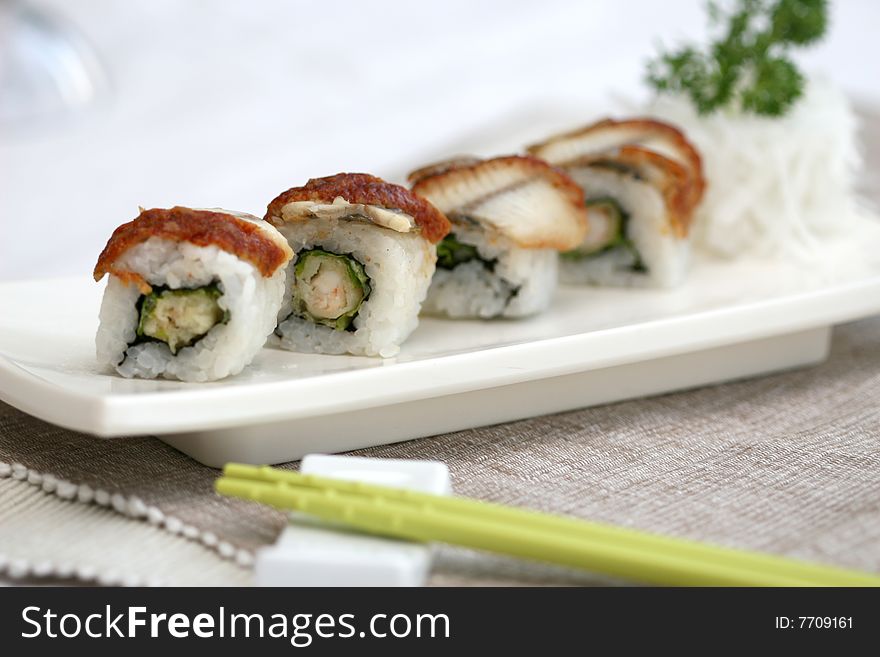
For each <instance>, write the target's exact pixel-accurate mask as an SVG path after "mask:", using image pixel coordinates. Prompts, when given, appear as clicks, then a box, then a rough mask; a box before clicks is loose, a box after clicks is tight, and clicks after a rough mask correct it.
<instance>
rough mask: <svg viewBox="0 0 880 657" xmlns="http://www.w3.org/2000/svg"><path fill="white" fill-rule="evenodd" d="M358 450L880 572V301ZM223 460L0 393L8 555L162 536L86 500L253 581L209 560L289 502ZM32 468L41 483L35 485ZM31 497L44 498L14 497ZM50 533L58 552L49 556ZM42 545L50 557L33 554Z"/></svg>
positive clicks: (460, 559)
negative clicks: (245, 498)
mask: <svg viewBox="0 0 880 657" xmlns="http://www.w3.org/2000/svg"><path fill="white" fill-rule="evenodd" d="M356 454H360V455H366V456H379V457H395V458H418V459H438V460H442V461H445V462H446V463H447V464H448V465H449V468H450V471H451V473H452V477H453V485H454V488H455V490H456V492H457V493H459V494H462V495H468V496H473V497H477V498H481V499H486V500H492V501H495V502H501V503H504V504H513V505H519V506H526V507H531V508H535V509H541V510H545V511H552V512H556V513H565V514H571V515H574V516H579V517H583V518H590V519H594V520H600V521H607V522H612V523H616V524H619V525H624V526H630V527H637V528H640V529H644V530H650V531H655V532H660V533H664V534H670V535H675V536H684V537H690V538H694V539H699V540H706V541H713V542H716V543H720V544H725V545H732V546H741V547H747V548H753V549H758V550H765V551H768V552H775V553H780V554H787V555H792V556H797V557H802V558H807V559H814V560H818V561H824V562H828V563H833V564H838V565H841V566H847V567H852V568H859V569H864V570H869V571H874V572H880V319H873V320H867V321H862V322H858V323H854V324H849V325H846V326H842V327H838V328H837V329H836V330H835V336H834V341H833V345H832V353H831V357H830V359H829V360H828V361H827V362H826V363H824V364H822V365H819V366H817V367H813V368H810V369H804V370H799V371H794V372H788V373H784V374H778V375H774V376H769V377H765V378H762V379H756V380H749V381H743V382H738V383H731V384H726V385H721V386H714V387H709V388H704V389H700V390H696V391H691V392H683V393H676V394H670V395H664V396H660V397H655V398H650V399H641V400H636V401H630V402H624V403H619V404H614V405H608V406H603V407H598V408H592V409H586V410H581V411H576V412H571V413H563V414H559V415H554V416H548V417H541V418H535V419H531V420H527V421H522V422H515V423H511V424H506V425H498V426H493V427H486V428H482V429H476V430H471V431H462V432H458V433H453V434H447V435H442V436H437V437H434V438H428V439H423V440H415V441H410V442H407V443H401V444H397V445H389V446H384V447H377V448H372V449H367V450H361V451H359V452H356ZM289 467H295V466H294V465H291V466H289ZM216 474H217V472H216V471H215V470H212V469H210V468H207V467H205V466H202V465H200V464H198V463H196V462H195V461H193V460H192V459H190V458H188V457H187V456H185V455H183V454H181V453H179V452H177V451H175V450H174V449H172V448H170V447H168V446H167V445H165V444H164V443H162V442H160V441H158V440H156V439H152V438H127V439H118V440H98V439H94V438H91V437H88V436H84V435H81V434H77V433H74V432H70V431H66V430H64V429H59V428H57V427H54V426H51V425H47V424H45V423H43V422H40V421H38V420H35V419H33V418H30V417H28V416H26V415H24V414H22V413H20V412H18V411H16V410H14V409H12V408H10V407H9V406H6V405H2V404H0V477H3V476H5V477H6V482H7V483H6V484H5V486H0V566H2V565H3V564H4V563H5V565H6V567H7V569H8V568H9V566H10V564H12V565H14V566H15V568H17V569H18V571H20V572H19V573H18V574H21V572H26V573H28V574H30V575H34V574H36V575H40V574H51V575H55V576H58V575H60V576H69V575H71V574H72V575H73V576H85V575H89V576H91V577H93V578H97V579H101V576H102V574H103V575H104V578H103V581H117V580H118V581H125V574H126V573H129V574H130V573H131V572H143V571H144V568H143V563H142V562H143V561H144V560H145V559H147V558H152V559H153V560H154V561H155V559H156V555H157V554H160V553H161V550H160V549H159V548H158V546H157V544H151V543H149V542H148V541H147V539H135V538H134V534H131V536H129V538H128V539H127V540H128V541H129V543H133V545H132V546H131V547H129V548H128V549H127V550H126V549H125V548H123V549H121V550H120V549H118V546H117V547H115V548H114V549H113V550H111V549H110V548H111V546H110V545H109V544H110V543H113V541H112V540H110V539H109V538H102V539H101V540H100V541H99V540H93V541H92V542H89V538H90V537H89V534H88V531H86V530H84V531H83V532H81V533H78V532H75V531H74V530H73V529H68V530H66V531H65V530H62V529H61V526H62V525H63V522H62V521H61V520H60V518H63V517H68V518H73V517H77V518H78V516H77V514H81V513H83V510H85V509H89V510H90V512H91V513H93V514H98V515H97V516H96V518H95V519H93V520H94V522H95V523H97V524H96V526H98V525H100V527H101V529H100V531H101V532H104V533H101V534H100V536H101V537H110V536H113V535H114V530H113V526H112V519H113V518H114V517H115V518H117V522H118V523H119V524H118V530H117V534H119V535H122V534H124V533H126V532H131V531H134V530H132V529H131V526H132V523H134V524H136V525H137V526H138V527H143V528H150V531H152V532H154V533H155V532H158V533H159V534H163V533H164V534H168V535H170V534H174V535H175V536H176V537H177V538H176V540H177V541H189V542H190V543H192V544H193V545H199V546H200V547H199V549H200V550H201V552H200V553H199V554H190V555H188V556H186V557H185V558H184V557H183V556H181V557H180V558H181V559H184V561H185V562H186V563H187V564H200V563H204V564H205V569H206V570H207V571H210V568H208V565H209V562H210V567H211V568H214V569H215V570H214V571H212V572H214V573H215V579H213V580H212V579H210V577H208V578H207V580H208V581H211V582H213V583H222V582H223V581H229V582H232V583H241V582H243V581H244V579H242V578H241V577H240V575H234V574H233V572H234V571H230V570H226V571H224V570H223V568H222V567H221V566H218V565H216V564H215V563H214V561H215V560H218V559H220V558H221V556H222V558H224V559H227V560H228V561H229V562H230V563H233V562H234V563H238V564H239V566H240V568H239V570H240V571H244V572H246V569H247V566H248V565H249V564H250V563H251V560H252V554H253V551H254V550H255V549H256V548H258V547H259V546H261V545H265V544H267V543H269V542H271V541H273V539H274V538H275V536H276V535H277V533H278V531H279V530H280V529H281V527H282V526H283V523H284V516H283V515H282V514H281V513H278V512H275V511H273V510H270V509H268V508H266V507H262V506H259V505H253V504H250V503H245V502H239V501H233V500H226V499H221V498H219V497H217V496H215V495H214V493H213V492H212V488H211V485H212V481H213V479H214V478H215V476H216ZM12 482H15V483H14V484H13V483H12ZM25 482H27V483H25ZM0 483H3V482H2V481H0ZM22 486H30V487H32V488H33V489H35V490H39V491H42V492H40V493H39V495H36V496H34V495H31V496H30V497H28V496H26V495H24V494H23V493H22V488H21V487H22ZM13 497H15V498H16V499H18V500H19V501H18V502H16V501H15V500H12V498H13ZM26 497H27V499H28V500H29V501H27V502H22V501H21V500H22V499H24V498H26ZM10 500H12V501H10ZM25 503H26V504H29V505H31V506H28V507H27V508H28V509H43V511H39V512H38V511H35V510H32V511H29V512H28V513H26V514H23V513H18V514H17V515H16V514H15V513H14V510H15V508H19V509H21V508H23V507H22V505H23V504H25ZM58 505H66V506H63V507H61V508H62V509H63V508H66V509H68V513H67V514H65V513H64V512H63V511H59V507H58ZM102 507H103V508H102ZM52 514H55V515H54V516H53V515H52ZM53 518H54V520H53ZM99 520H100V522H99ZM76 522H83V521H80V520H76ZM90 522H92V521H90ZM106 522H111V526H110V528H109V529H107V528H106V527H104V525H103V524H101V523H106ZM138 523H139V524H138ZM95 531H98V530H97V529H96V530H95ZM25 537H27V540H25ZM74 538H75V539H76V540H74ZM154 539H155V537H153V538H152V539H150V540H154ZM155 540H158V539H155ZM154 542H155V541H154ZM54 543H57V545H53V544H54ZM74 544H76V546H78V547H77V548H76V549H78V550H80V551H81V552H82V551H83V550H85V553H86V556H80V557H78V558H80V559H81V560H82V559H86V565H85V566H82V567H80V569H82V568H85V569H86V570H87V571H88V572H87V573H84V574H83V573H80V572H79V570H77V567H74V566H71V565H70V564H69V563H67V564H66V565H65V566H64V568H61V572H60V573H59V572H58V570H59V568H58V567H57V564H59V563H65V562H64V558H65V555H66V554H67V553H68V552H70V551H72V550H73V549H74ZM175 545H177V544H176V543H175ZM47 546H48V548H50V549H49V552H51V550H52V549H54V550H56V551H57V552H58V553H59V554H58V555H57V556H52V557H51V559H54V561H46V559H49V558H50V557H47V556H46V552H47ZM83 546H85V547H83ZM89 546H91V547H89ZM89 549H92V550H94V551H95V553H96V554H95V559H94V562H93V563H90V562H88V559H87V556H88V550H89ZM166 549H170V548H166ZM175 549H182V548H178V547H175ZM114 550H115V551H114ZM34 553H39V554H41V558H42V559H43V562H41V563H42V566H40V567H37V565H35V564H34V563H31V562H29V561H28V558H29V557H28V555H30V554H34ZM52 554H54V553H52ZM4 555H5V556H4ZM104 557H106V558H104ZM186 559H189V561H186ZM192 567H195V566H188V567H187V569H186V570H185V572H184V574H181V572H177V573H175V572H173V570H172V571H169V572H167V573H165V575H164V577H162V578H160V579H162V581H164V582H168V583H206V581H205V580H206V578H202V579H199V578H198V577H189V575H188V574H190V570H191V569H192ZM108 570H112V572H113V573H114V576H115V575H118V577H110V576H107V575H106V571H108ZM13 574H15V573H13ZM184 575H186V576H184ZM590 581H593V579H592V578H590V577H588V576H585V575H581V574H575V573H571V572H568V571H565V570H563V569H554V568H545V567H539V566H535V565H530V564H525V563H521V562H516V561H513V560H507V559H502V558H497V557H493V556H490V555H483V554H478V553H474V552H469V551H466V550H454V549H442V550H440V551H439V553H438V555H437V560H436V562H435V569H434V574H433V576H432V583H435V584H474V583H478V584H486V583H492V584H503V583H553V584H558V583H587V582H590Z"/></svg>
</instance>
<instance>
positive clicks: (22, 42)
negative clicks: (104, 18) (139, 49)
mask: <svg viewBox="0 0 880 657" xmlns="http://www.w3.org/2000/svg"><path fill="white" fill-rule="evenodd" d="M108 88H109V85H108V79H107V74H106V72H105V70H104V67H103V66H102V64H101V62H100V60H99V59H98V57H97V55H96V54H95V52H94V50H93V49H92V47H91V46H90V45H89V44H88V42H87V41H86V40H85V38H84V37H83V36H82V35H81V34H80V33H79V32H78V31H77V30H76V29H75V28H74V27H73V26H72V25H70V24H69V23H67V22H66V21H64V20H63V19H61V18H60V17H58V16H55V15H53V14H51V13H49V12H48V11H46V10H45V9H43V8H41V7H36V6H34V5H32V4H31V3H30V2H27V1H26V0H0V123H3V124H7V123H17V122H21V121H27V120H30V119H35V118H38V117H43V116H47V115H56V114H60V113H65V112H69V111H71V110H76V109H79V108H82V107H84V106H87V105H89V104H90V103H91V102H92V101H94V100H95V99H96V98H98V97H100V96H101V95H102V94H103V93H105V92H106V91H107V90H108Z"/></svg>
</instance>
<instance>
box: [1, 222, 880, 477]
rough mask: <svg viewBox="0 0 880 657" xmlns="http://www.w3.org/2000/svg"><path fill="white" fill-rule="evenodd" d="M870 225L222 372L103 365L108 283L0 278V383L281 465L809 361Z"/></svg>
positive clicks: (869, 269)
mask: <svg viewBox="0 0 880 657" xmlns="http://www.w3.org/2000/svg"><path fill="white" fill-rule="evenodd" d="M878 232H880V231H878V230H877V227H875V226H868V225H866V226H865V234H864V236H858V237H856V236H852V237H851V238H850V239H848V240H847V241H845V242H843V241H841V242H834V243H832V244H830V245H826V246H825V247H823V255H822V258H821V260H817V261H814V262H802V263H793V262H780V261H778V260H777V261H771V260H767V261H761V260H755V259H741V260H738V261H736V262H720V261H709V260H707V261H701V262H697V263H695V265H694V268H693V271H692V273H691V276H690V278H689V280H688V282H687V283H686V284H685V285H684V286H682V287H681V288H679V289H676V290H672V291H657V290H625V289H608V288H605V289H600V288H570V287H563V288H561V289H560V290H559V292H558V294H557V295H556V298H555V301H554V304H553V306H552V308H551V309H550V310H549V311H548V312H546V313H545V314H543V315H541V316H540V317H535V318H532V319H528V320H521V321H508V320H504V321H450V320H441V319H427V318H426V319H423V320H422V322H421V325H420V326H419V328H418V329H417V330H416V332H415V333H414V334H413V335H412V337H411V338H410V340H409V341H407V343H406V344H405V345H404V347H403V350H402V351H401V353H400V355H399V356H398V357H397V358H394V359H390V360H382V359H373V358H359V357H348V356H321V355H307V354H295V353H289V352H285V351H281V350H277V349H270V348H266V349H263V351H262V352H261V353H260V354H259V355H258V356H257V358H256V360H255V361H254V363H253V364H252V365H251V366H250V367H249V368H247V369H246V370H245V371H244V372H243V373H242V374H240V375H238V376H236V377H232V378H230V379H227V380H224V381H220V382H217V383H208V384H187V383H179V382H174V381H164V380H162V381H144V380H127V379H123V378H121V377H119V376H117V375H115V374H111V373H107V372H102V371H100V370H99V369H98V367H97V365H96V363H95V359H94V347H93V344H94V333H95V329H96V326H97V312H98V307H99V303H100V296H101V293H102V289H103V286H102V285H96V284H95V283H93V282H92V281H90V280H88V279H85V278H83V279H64V280H44V281H28V282H18V283H5V284H2V285H0V309H2V310H0V398H2V399H3V400H4V401H6V402H8V403H10V404H12V405H13V406H16V407H18V408H20V409H22V410H24V411H25V412H27V413H30V414H32V415H35V416H37V417H39V418H41V419H44V420H46V421H48V422H52V423H55V424H58V425H61V426H64V427H68V428H71V429H76V430H79V431H83V432H87V433H91V434H94V435H95V436H101V437H115V436H127V435H143V434H152V435H157V436H159V437H160V438H162V439H163V440H165V441H166V442H168V443H170V444H172V445H174V446H175V447H177V448H179V449H181V450H182V451H184V452H186V453H188V454H190V455H192V456H193V457H194V458H196V459H198V460H200V461H202V462H203V463H207V464H209V465H214V466H219V465H222V464H223V463H224V462H226V461H230V460H236V461H246V462H254V463H277V462H282V461H288V460H292V459H296V458H299V457H301V456H302V455H304V454H306V453H309V452H337V451H343V450H348V449H355V448H360V447H367V446H372V445H378V444H383V443H389V442H394V441H398V440H405V439H409V438H415V437H422V436H429V435H435V434H438V433H442V432H446V431H451V430H457V429H464V428H468V427H476V426H482V425H486V424H491V423H496V422H502V421H508V420H514V419H520V418H524V417H530V416H534V415H539V414H544V413H551V412H557V411H562V410H567V409H572V408H579V407H586V406H590V405H594V404H598V403H605V402H610V401H616V400H620V399H625V398H632V397H637V396H643V395H649V394H656V393H660V392H666V391H669V390H675V389H682V388H686V387H692V386H696V385H702V384H705V383H711V382H717V381H723V380H728V379H732V378H740V377H744V376H750V375H754V374H759V373H764V372H770V371H775V370H779V369H784V368H789V367H794V366H798V365H805V364H808V363H814V362H818V361H820V360H822V359H823V358H824V357H825V355H826V354H827V345H828V336H829V332H830V327H831V326H833V325H834V324H836V323H840V322H844V321H848V320H852V319H856V318H859V317H865V316H869V315H873V314H878V313H880V262H878V260H877V258H876V257H870V254H874V255H875V256H876V254H878V253H880V235H878Z"/></svg>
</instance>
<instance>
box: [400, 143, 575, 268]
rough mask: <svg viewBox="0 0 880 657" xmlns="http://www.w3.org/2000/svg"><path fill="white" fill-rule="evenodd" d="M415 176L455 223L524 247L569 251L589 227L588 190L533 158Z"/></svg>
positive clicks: (457, 163) (451, 165) (461, 164)
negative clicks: (586, 202) (586, 198)
mask: <svg viewBox="0 0 880 657" xmlns="http://www.w3.org/2000/svg"><path fill="white" fill-rule="evenodd" d="M409 178H410V182H411V183H412V184H413V191H414V192H416V193H417V194H420V195H422V196H424V197H425V198H427V199H428V200H429V201H431V202H432V203H433V204H434V205H436V206H437V207H438V208H439V209H440V210H441V211H442V212H444V213H445V214H446V215H447V216H448V217H449V218H450V220H451V221H452V222H453V224H462V225H465V226H470V227H473V226H479V227H481V228H482V229H483V230H485V231H487V232H489V233H492V234H494V235H499V236H502V237H505V238H507V239H509V240H511V241H512V242H513V243H514V244H515V245H516V246H519V247H521V248H530V249H556V250H560V251H567V250H569V249H572V248H574V247H575V246H577V245H578V244H579V243H580V242H581V240H582V239H583V238H584V235H585V233H586V230H587V215H586V210H585V208H584V196H583V192H582V191H581V190H580V188H579V187H578V186H577V185H576V184H575V182H574V181H573V180H571V178H569V177H568V176H567V175H565V174H564V173H562V172H561V171H559V170H557V169H554V168H553V167H551V166H550V165H548V164H547V163H546V162H542V161H541V160H538V159H536V158H533V157H526V156H517V155H514V156H508V157H498V158H494V159H490V160H475V159H457V160H452V161H449V162H443V163H439V164H435V165H430V166H428V167H424V168H422V169H419V170H417V171H414V172H413V173H411V174H410V176H409Z"/></svg>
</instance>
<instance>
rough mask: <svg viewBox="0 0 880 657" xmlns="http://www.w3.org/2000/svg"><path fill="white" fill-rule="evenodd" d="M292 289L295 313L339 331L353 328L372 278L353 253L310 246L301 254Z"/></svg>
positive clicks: (295, 268) (368, 291)
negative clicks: (344, 253)
mask: <svg viewBox="0 0 880 657" xmlns="http://www.w3.org/2000/svg"><path fill="white" fill-rule="evenodd" d="M292 292H293V295H292V305H293V312H294V314H296V315H298V316H300V317H302V318H304V319H308V320H310V321H312V322H315V323H316V324H323V325H325V326H329V327H331V328H333V329H336V330H337V331H351V330H354V327H353V326H352V322H353V321H354V318H355V317H357V314H358V312H359V311H360V309H361V306H362V305H363V303H364V301H366V299H367V297H368V296H369V295H370V278H369V276H367V274H366V272H365V271H364V266H363V265H362V264H361V263H360V262H358V261H357V260H356V259H355V258H354V257H352V256H351V255H340V254H337V253H330V252H329V251H324V250H323V249H309V250H306V251H300V253H299V254H298V256H297V261H296V266H295V267H294V281H293V287H292Z"/></svg>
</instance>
